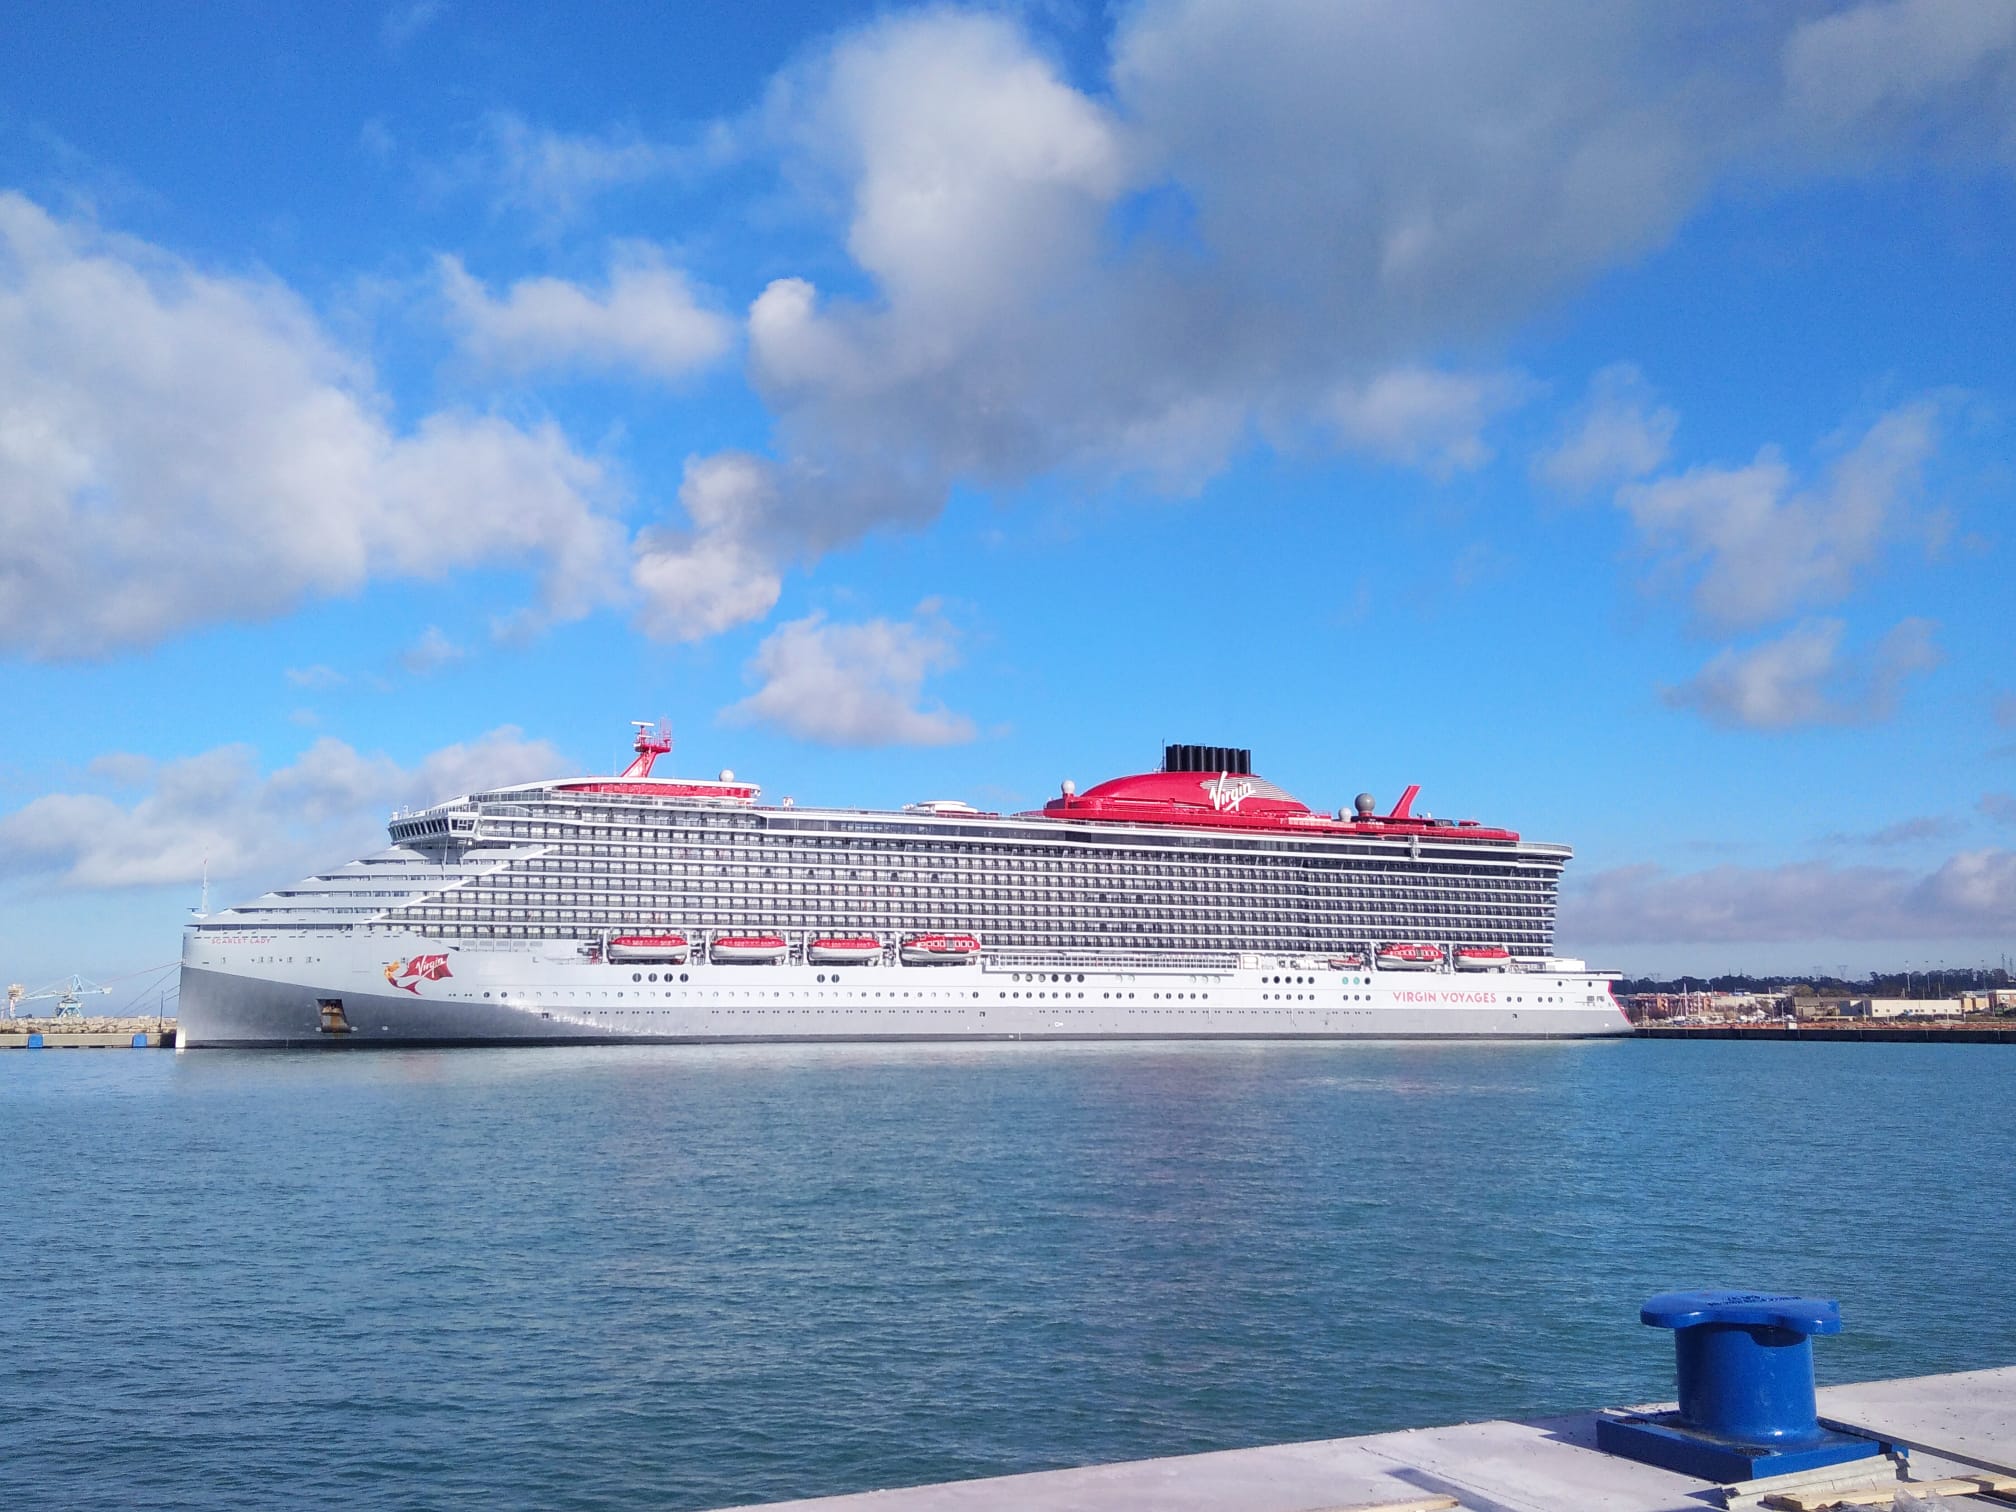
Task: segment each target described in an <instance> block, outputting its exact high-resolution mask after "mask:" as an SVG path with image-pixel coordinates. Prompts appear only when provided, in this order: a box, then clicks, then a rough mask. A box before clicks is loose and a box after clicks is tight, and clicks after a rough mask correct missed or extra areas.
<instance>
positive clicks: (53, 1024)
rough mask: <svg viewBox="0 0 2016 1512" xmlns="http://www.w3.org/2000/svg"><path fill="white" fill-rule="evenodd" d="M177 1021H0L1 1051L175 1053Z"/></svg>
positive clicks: (99, 1018) (77, 1019) (148, 1017)
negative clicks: (139, 1051) (157, 1051)
mask: <svg viewBox="0 0 2016 1512" xmlns="http://www.w3.org/2000/svg"><path fill="white" fill-rule="evenodd" d="M174 1047H175V1020H173V1019H172V1018H156V1017H155V1016H154V1015H153V1014H151V1013H150V1014H148V1015H147V1016H146V1017H144V1018H142V1017H121V1018H108V1017H105V1016H103V1015H100V1016H97V1017H89V1018H32V1019H30V1018H19V1019H8V1018H0V1050H172V1049H173V1048H174Z"/></svg>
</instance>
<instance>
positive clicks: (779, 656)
mask: <svg viewBox="0 0 2016 1512" xmlns="http://www.w3.org/2000/svg"><path fill="white" fill-rule="evenodd" d="M958 660H959V657H958V649H957V645H956V643H955V638H954V636H953V633H952V630H951V628H950V627H949V626H947V625H946V624H945V623H944V622H943V621H942V620H941V619H939V618H938V617H937V616H936V615H935V614H933V613H931V612H930V610H929V607H928V606H920V608H919V615H918V618H917V619H915V620H912V621H907V622H906V621H900V620H886V619H874V620H869V621H867V622H866V623H864V624H858V625H833V624H828V623H826V621H825V619H824V618H823V617H822V616H820V615H817V614H814V615H810V616H807V617H806V618H804V619H800V620H792V621H790V622H789V623H787V624H784V625H780V626H779V627H778V628H777V629H776V630H775V631H774V632H772V633H771V634H770V635H769V636H768V637H766V638H765V640H764V641H763V644H762V645H761V646H759V647H757V649H756V655H755V657H754V659H752V660H751V662H750V663H749V667H748V672H749V675H750V676H751V677H752V678H755V679H758V680H760V681H761V683H762V686H761V687H759V688H758V689H757V690H756V692H754V693H752V694H751V695H750V696H749V697H747V698H745V699H743V700H742V701H741V702H740V703H738V704H734V705H732V706H730V707H729V708H727V709H725V710H723V711H722V718H723V719H724V720H726V721H728V722H729V723H731V724H767V725H771V726H773V727H775V728H777V729H780V730H783V731H785V732H786V733H787V734H791V735H795V736H797V737H798V738H799V739H800V740H809V741H813V742H815V743H817V744H820V745H832V746H890V745H930V746H936V745H957V744H960V743H962V742H964V741H968V740H971V739H972V738H973V735H974V728H973V721H972V720H970V719H968V718H967V717H966V716H965V715H963V714H952V713H948V712H946V711H945V710H943V709H940V708H925V707H921V706H920V700H921V697H922V693H923V687H924V679H925V678H926V677H928V676H929V675H930V674H931V673H933V672H942V671H945V670H947V669H949V668H951V667H953V666H955V665H957V663H958Z"/></svg>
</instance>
